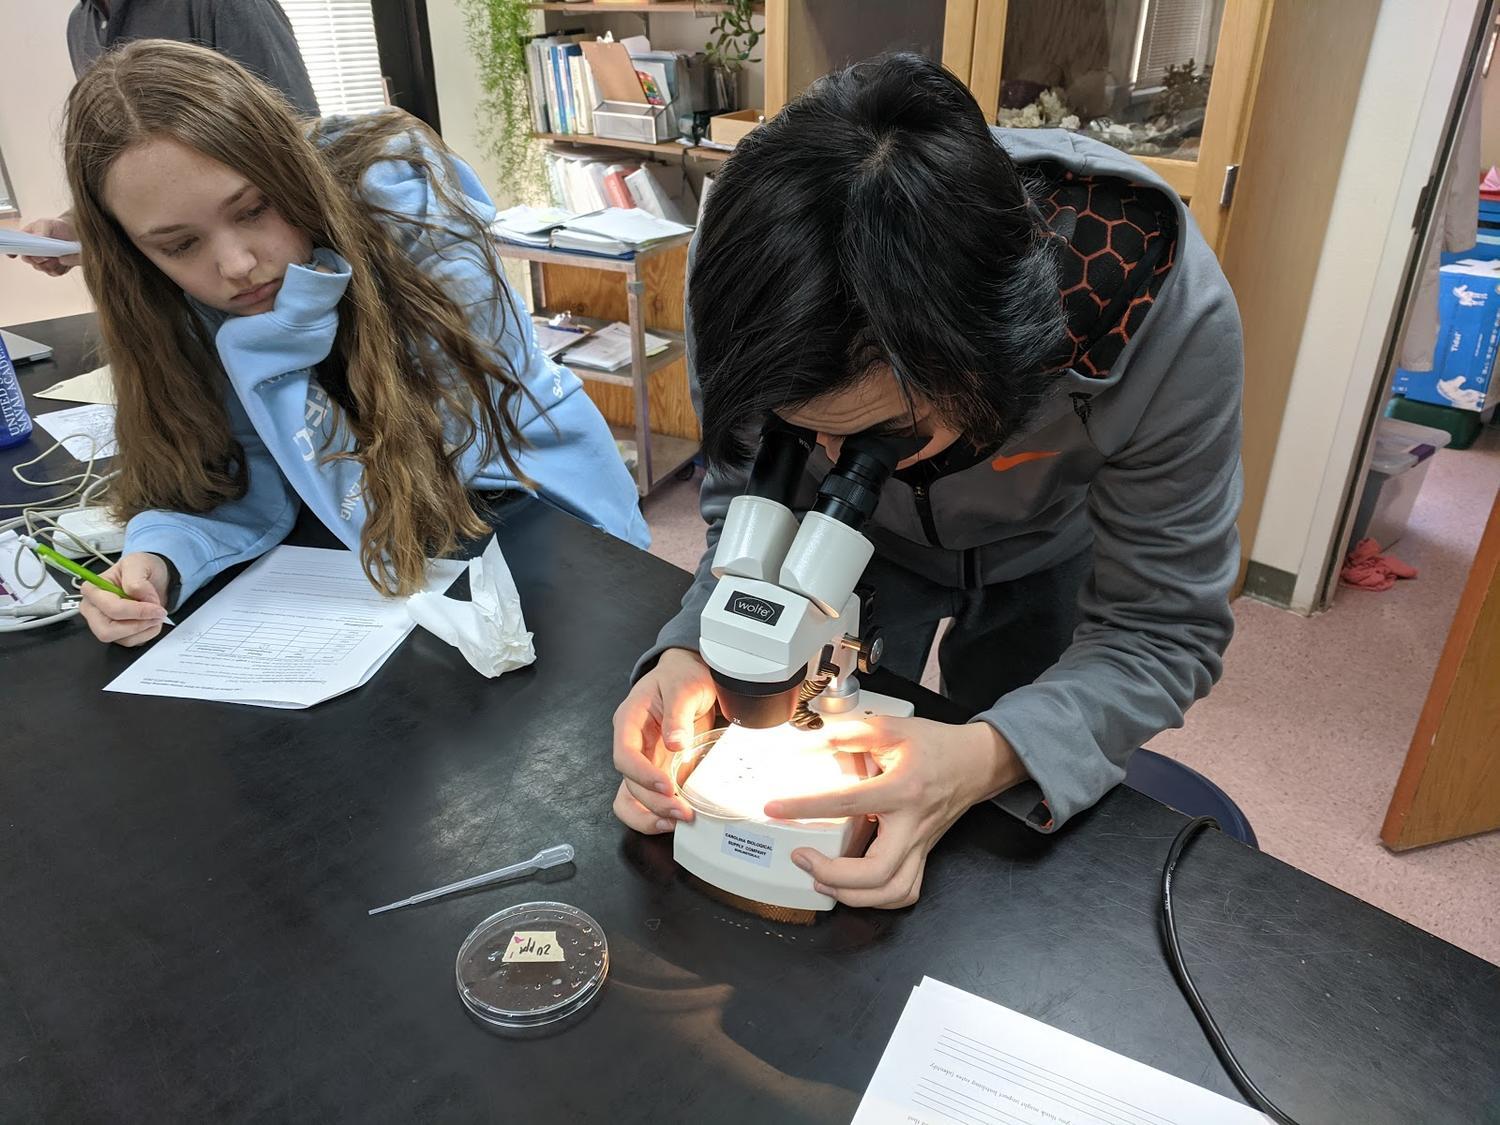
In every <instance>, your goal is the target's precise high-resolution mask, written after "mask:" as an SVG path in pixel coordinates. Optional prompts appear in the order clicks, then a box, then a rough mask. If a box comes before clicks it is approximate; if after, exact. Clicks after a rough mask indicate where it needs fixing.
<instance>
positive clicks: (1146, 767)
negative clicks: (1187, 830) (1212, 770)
mask: <svg viewBox="0 0 1500 1125" xmlns="http://www.w3.org/2000/svg"><path fill="white" fill-rule="evenodd" d="M1125 784H1126V785H1128V786H1130V788H1132V789H1134V790H1135V791H1136V792H1137V793H1144V794H1145V795H1146V796H1148V797H1150V798H1151V799H1152V800H1155V801H1160V802H1161V803H1162V804H1164V805H1168V806H1170V807H1171V808H1174V809H1176V810H1177V811H1178V812H1180V813H1184V814H1186V815H1187V816H1211V817H1213V818H1214V819H1215V820H1217V821H1218V822H1219V827H1220V828H1221V829H1223V831H1224V835H1226V836H1230V837H1233V838H1234V839H1236V840H1238V841H1239V842H1240V843H1242V844H1248V845H1250V847H1252V848H1255V849H1257V850H1259V848H1260V843H1259V842H1258V841H1257V840H1256V838H1255V829H1253V828H1251V827H1250V820H1249V818H1248V817H1246V816H1245V814H1244V813H1243V812H1241V811H1240V807H1239V806H1238V805H1236V804H1235V803H1234V801H1233V800H1231V799H1230V797H1229V794H1228V793H1226V792H1224V790H1222V789H1220V788H1219V787H1218V786H1217V785H1215V784H1214V783H1213V782H1212V781H1210V780H1208V778H1206V777H1204V776H1203V775H1202V774H1201V773H1199V772H1198V771H1197V770H1195V769H1193V768H1192V767H1190V766H1185V765H1183V764H1182V763H1181V762H1177V761H1173V760H1172V759H1171V758H1168V757H1166V756H1165V755H1163V754H1158V753H1156V752H1155V751H1154V750H1146V749H1140V750H1137V751H1136V752H1135V753H1134V754H1132V755H1131V756H1130V761H1129V762H1128V763H1127V764H1126V766H1125Z"/></svg>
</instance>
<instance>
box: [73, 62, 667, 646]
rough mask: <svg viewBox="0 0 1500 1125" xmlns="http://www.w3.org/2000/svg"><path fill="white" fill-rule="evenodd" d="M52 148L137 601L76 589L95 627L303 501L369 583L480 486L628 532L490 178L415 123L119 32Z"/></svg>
mask: <svg viewBox="0 0 1500 1125" xmlns="http://www.w3.org/2000/svg"><path fill="white" fill-rule="evenodd" d="M65 154H66V160H67V170H68V181H69V186H70V187H71V189H72V194H73V202H74V206H73V222H74V225H75V227H76V229H77V232H78V235H79V239H80V241H81V242H82V244H83V261H84V272H85V275H86V277H87V280H88V284H89V288H90V291H91V292H92V294H93V297H94V301H95V304H96V305H97V307H98V311H99V329H100V333H101V335H102V336H103V342H104V347H105V351H106V354H107V356H108V359H109V361H110V366H111V367H112V369H113V372H114V381H115V390H116V396H117V399H118V404H117V417H116V427H117V436H118V439H119V447H120V452H119V456H118V458H117V459H116V467H117V468H118V469H119V474H120V475H119V479H118V480H117V481H116V483H115V484H114V486H113V490H112V495H113V498H114V505H115V507H116V509H117V511H118V514H119V515H120V516H121V517H122V518H124V519H127V520H128V521H129V522H128V524H127V530H126V540H125V554H124V556H123V557H122V558H121V560H120V562H119V563H118V564H117V565H116V566H115V567H114V568H113V569H112V570H111V571H110V572H109V576H110V577H111V578H112V579H113V580H114V581H115V582H116V583H117V584H119V585H121V586H122V587H123V588H124V589H125V590H126V592H127V593H129V594H130V595H131V597H132V599H133V600H125V599H121V598H117V597H114V596H113V595H110V594H107V593H105V592H104V591H102V590H98V589H95V588H93V587H88V588H87V589H86V591H85V600H86V604H85V607H84V611H83V612H84V617H85V619H86V620H87V621H88V623H89V626H90V627H91V628H92V629H93V631H94V633H95V635H96V636H98V637H99V638H100V639H101V640H104V641H115V642H118V643H121V644H127V645H133V644H140V643H143V642H144V641H146V640H149V639H150V638H151V637H153V636H155V635H156V633H157V632H158V631H159V630H160V628H161V625H160V622H161V618H162V617H163V616H165V613H166V609H167V607H168V606H169V604H170V603H171V602H172V601H174V600H176V599H177V598H181V597H186V596H187V595H189V594H191V593H192V592H193V591H194V590H195V589H197V588H198V587H199V586H200V585H201V584H202V583H204V582H206V581H207V580H208V579H209V578H211V577H212V576H213V575H215V574H216V573H218V572H219V571H221V570H223V569H224V568H225V567H228V566H231V565H233V564H235V563H238V562H241V561H244V560H246V559H250V558H254V557H256V556H257V555H259V554H261V553H262V552H264V551H265V550H267V549H268V548H270V547H272V546H274V545H275V544H276V543H278V542H279V541H280V540H281V539H282V538H283V537H284V536H285V535H286V533H287V531H288V530H289V529H290V528H291V526H292V523H293V521H294V519H295V517H296V514H297V510H298V503H299V501H300V502H301V503H303V504H306V505H307V506H308V507H309V508H310V509H312V511H313V512H314V513H316V514H317V515H318V517H319V518H320V519H321V520H322V521H323V522H324V523H325V524H326V525H327V526H328V527H329V528H330V529H331V530H332V531H333V532H334V533H335V534H336V535H338V537H339V538H340V539H341V540H343V542H344V543H345V544H346V545H347V546H348V547H349V548H350V549H351V550H356V551H358V552H359V554H360V558H361V560H362V562H363V564H364V568H365V570H366V572H367V573H368V575H369V576H370V580H371V582H372V583H374V584H375V585H376V586H377V587H379V588H380V589H382V590H384V591H386V592H388V593H391V594H403V593H408V592H410V591H412V590H413V589H415V588H416V587H417V586H418V585H419V584H420V582H421V577H422V571H423V565H424V560H425V559H426V558H427V557H428V556H431V555H441V554H445V553H448V552H451V551H452V550H454V549H455V548H456V547H457V546H458V545H459V543H460V541H461V540H463V539H465V538H470V537H474V536H477V535H481V534H483V533H484V532H485V531H486V530H487V528H488V525H487V523H486V521H485V519H484V517H483V514H482V510H481V509H482V501H481V500H479V499H478V498H477V497H476V496H475V493H487V492H502V491H507V490H517V489H526V490H529V491H532V492H534V493H535V494H536V495H538V496H540V498H541V499H543V500H544V501H546V502H548V503H550V504H553V505H555V506H557V507H559V508H562V509H564V510H565V511H568V512H570V513H571V514H573V515H575V516H578V517H579V518H581V519H584V520H586V521H588V522H589V523H592V524H593V525H594V526H595V527H599V528H602V529H603V530H605V531H608V532H610V533H612V534H614V535H616V536H619V537H620V538H622V539H626V540H628V541H630V542H633V543H635V544H637V545H641V546H644V545H645V544H646V542H647V540H648V534H647V531H646V528H645V524H644V521H643V520H642V518H641V515H640V511H639V508H638V506H637V503H636V494H635V489H634V487H633V485H632V483H631V480H630V478H629V475H628V474H627V472H626V471H625V468H624V465H623V464H622V463H621V461H620V458H619V456H618V455H617V453H616V451H615V447H614V443H613V441H612V439H611V437H610V434H609V430H608V427H607V426H606V425H605V422H604V420H603V418H602V417H601V416H600V415H599V412H598V411H597V410H596V409H595V407H594V406H593V404H592V403H591V402H590V401H589V399H588V397H587V396H586V395H585V394H584V393H583V391H582V388H581V384H580V383H579V381H578V379H577V378H576V377H575V376H574V375H573V374H572V373H571V372H569V371H568V370H567V369H566V368H564V367H560V366H558V365H557V364H555V363H553V362H552V361H550V360H549V359H548V358H547V357H546V356H545V355H544V354H542V352H541V351H540V350H539V349H538V348H537V345H536V341H535V334H534V332H533V331H532V327H531V321H530V318H529V317H528V316H527V315H526V312H525V308H524V306H523V305H522V303H521V301H520V300H519V299H518V298H517V297H516V295H515V294H514V293H513V292H512V291H511V290H510V288H509V286H508V285H507V284H506V282H505V280H504V275H503V273H502V272H501V271H500V269H499V265H498V262H497V259H496V255H495V252H494V248H493V245H492V244H491V242H490V240H489V237H488V231H487V228H488V225H489V223H490V221H491V220H492V219H493V216H494V208H493V205H492V204H491V202H490V200H489V197H488V196H487V194H486V193H485V191H484V188H483V187H482V186H481V185H480V183H479V181H478V179H477V178H476V177H475V175H474V173H473V171H472V170H471V169H470V168H469V167H468V166H467V165H465V164H464V163H463V162H462V161H461V160H459V159H458V158H456V157H455V156H454V155H453V154H452V153H450V152H449V151H448V150H447V149H446V148H445V147H444V146H443V144H442V142H441V141H440V140H439V139H438V138H437V137H436V136H435V135H433V134H432V133H431V132H430V131H428V130H427V129H426V128H425V127H424V126H422V125H421V124H420V123H418V122H416V121H415V120H413V119H411V118H409V117H407V116H405V115H403V114H400V113H398V112H394V111H392V112H386V113H381V114H375V115H371V116H366V117H360V118H325V119H323V120H321V121H314V122H312V123H310V124H309V123H306V122H299V121H298V120H297V119H296V118H295V117H294V116H293V114H292V111H291V109H290V108H289V107H288V105H287V103H286V102H285V101H284V100H283V99H282V97H281V96H280V95H279V94H277V93H276V92H275V91H274V90H272V89H270V88H269V87H267V86H265V85H264V84H263V83H261V82H260V81H258V80H257V79H255V78H254V77H252V76H251V75H250V74H249V73H248V72H247V71H245V70H244V69H243V68H241V67H240V66H239V65H238V64H236V63H234V62H231V61H230V60H229V59H226V58H225V57H223V56H222V55H218V54H215V53H213V52H211V51H208V50H204V49H201V48H198V47H193V46H188V45H185V44H180V43H172V42H167V41H164V40H142V41H138V42H135V43H131V44H129V45H128V46H126V47H125V48H123V49H121V50H119V51H116V52H113V53H111V54H109V55H107V56H106V57H104V58H103V59H101V60H100V61H99V63H98V64H97V65H96V66H95V67H94V68H93V69H92V70H90V71H89V72H88V74H86V75H85V76H84V77H83V79H82V80H81V81H80V82H79V83H78V85H77V87H76V88H75V89H74V91H73V93H72V95H71V96H70V98H69V99H68V109H67V121H66V126H65ZM174 585H176V586H177V587H178V589H177V590H176V591H174V590H173V589H172V587H173V586H174Z"/></svg>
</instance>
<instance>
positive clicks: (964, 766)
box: [766, 716, 1026, 909]
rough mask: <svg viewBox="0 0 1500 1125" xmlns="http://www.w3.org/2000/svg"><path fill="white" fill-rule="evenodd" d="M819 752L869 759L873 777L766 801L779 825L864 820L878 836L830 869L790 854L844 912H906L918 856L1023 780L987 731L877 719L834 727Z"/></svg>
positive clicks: (820, 860)
mask: <svg viewBox="0 0 1500 1125" xmlns="http://www.w3.org/2000/svg"><path fill="white" fill-rule="evenodd" d="M828 745H829V747H830V748H831V749H833V750H838V751H844V752H848V753H859V752H861V751H863V752H866V753H868V754H869V755H870V756H871V757H872V758H874V759H875V762H876V764H878V765H879V766H880V769H881V773H880V775H879V776H878V777H873V778H869V779H867V780H865V781H860V782H856V783H855V784H854V785H850V786H847V787H846V788H843V789H834V790H830V791H828V792H826V793H815V794H813V795H812V796H808V797H795V798H788V799H787V800H784V801H771V802H769V803H768V804H767V805H766V815H767V816H770V817H775V818H778V819H810V818H819V817H840V816H862V815H866V816H871V817H873V818H874V819H875V820H876V821H877V822H878V823H879V825H880V831H879V833H878V834H877V835H876V837H875V842H874V843H873V844H871V845H870V848H869V850H868V851H867V852H866V853H865V854H864V855H863V856H860V857H850V858H842V859H830V858H829V857H828V856H825V855H823V854H822V853H821V852H819V851H817V850H816V849H815V848H798V849H797V850H796V851H794V852H793V853H792V862H793V863H795V864H796V865H797V866H798V867H800V868H802V869H803V870H804V871H806V872H808V873H809V874H811V875H812V877H813V881H814V885H815V886H816V887H817V888H818V890H819V891H820V892H822V893H823V894H826V895H832V896H833V897H834V898H836V899H838V901H840V902H842V903H844V904H845V905H846V906H873V907H884V908H891V909H894V908H897V907H902V906H910V905H911V904H912V903H914V902H916V901H917V896H918V895H920V894H921V892H922V873H923V871H924V870H925V869H926V866H927V853H928V852H930V851H931V850H932V847H933V845H934V844H936V843H937V842H938V841H939V840H940V839H942V836H943V833H945V832H947V831H948V829H949V828H951V827H952V826H953V822H954V821H956V820H957V819H958V818H959V817H961V816H962V815H963V814H964V813H965V812H967V811H968V810H969V809H970V808H972V807H973V806H974V805H977V804H979V802H981V801H986V800H989V799H990V798H991V797H994V796H996V795H997V794H999V793H1001V792H1003V791H1005V790H1006V789H1009V788H1010V787H1011V786H1012V785H1016V784H1017V783H1019V782H1021V781H1023V780H1025V778H1026V770H1025V767H1024V766H1022V764H1021V760H1020V758H1018V757H1017V756H1016V752H1015V751H1014V750H1013V749H1011V746H1010V743H1008V742H1006V741H1005V739H1004V738H1003V737H1001V735H1000V733H999V732H998V731H997V730H995V728H994V727H992V726H990V725H989V724H988V723H984V722H975V723H963V724H953V723H934V722H931V721H929V720H927V719H897V718H885V717H879V716H877V717H876V718H873V719H868V720H864V721H857V722H848V723H838V724H836V725H835V726H834V727H832V728H830V729H829V737H828Z"/></svg>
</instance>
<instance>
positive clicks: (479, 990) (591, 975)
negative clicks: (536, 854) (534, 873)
mask: <svg viewBox="0 0 1500 1125" xmlns="http://www.w3.org/2000/svg"><path fill="white" fill-rule="evenodd" d="M454 973H455V976H456V978H457V982H458V996H459V999H460V1000H462V1001H463V1004H464V1007H465V1008H467V1009H468V1010H469V1014H470V1015H472V1016H473V1017H474V1018H475V1019H476V1020H478V1021H479V1022H480V1023H481V1024H483V1025H484V1026H485V1027H487V1028H488V1029H490V1030H491V1031H494V1032H496V1033H498V1034H500V1035H508V1036H513V1037H516V1038H532V1037H539V1036H542V1035H550V1034H553V1033H555V1032H558V1031H561V1030H563V1029H564V1028H567V1027H571V1026H572V1025H573V1024H575V1023H577V1022H578V1021H579V1020H581V1019H582V1018H583V1017H584V1016H585V1015H586V1014H587V1013H588V1012H589V1010H590V1007H591V1005H592V1004H593V1002H594V1000H595V999H596V998H597V997H598V995H599V992H600V990H601V989H603V987H604V982H605V979H606V978H607V977H608V976H609V943H608V941H607V940H606V939H605V937H604V931H603V930H602V929H601V928H600V926H599V923H598V922H596V921H594V919H593V918H591V917H589V915H587V914H585V913H584V912H583V911H582V910H579V909H578V908H577V907H576V906H569V905H568V904H567V903H565V902H526V903H522V904H520V905H519V906H512V907H509V908H507V909H505V910H502V911H500V913H498V914H494V915H491V916H490V917H488V918H486V919H485V920H484V921H483V922H481V923H479V925H478V926H476V927H475V928H474V930H473V932H472V933H470V934H469V936H468V937H467V938H466V939H465V940H464V943H463V945H462V946H461V947H460V948H459V951H458V959H457V961H456V962H455V964H454Z"/></svg>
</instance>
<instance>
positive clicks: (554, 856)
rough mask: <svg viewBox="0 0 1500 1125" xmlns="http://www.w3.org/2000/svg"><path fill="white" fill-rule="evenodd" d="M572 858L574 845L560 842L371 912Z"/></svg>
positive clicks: (428, 899) (488, 883)
mask: <svg viewBox="0 0 1500 1125" xmlns="http://www.w3.org/2000/svg"><path fill="white" fill-rule="evenodd" d="M572 862H573V845H572V844H558V845H556V846H555V847H551V848H543V849H542V850H541V851H539V852H537V853H536V855H534V856H532V857H531V858H530V859H528V860H526V861H525V862H524V863H513V864H511V865H510V866H509V867H498V868H496V869H495V870H494V871H486V872H485V873H484V874H483V875H475V876H473V877H471V878H468V879H461V880H459V881H458V882H457V883H449V884H448V885H447V886H446V887H436V888H434V889H433V890H430V891H423V892H422V893H421V894H419V895H412V896H411V898H403V899H402V900H401V901H400V902H391V903H387V904H386V905H385V906H377V907H376V908H375V909H374V910H372V911H370V913H371V914H384V913H385V912H386V911H387V910H399V909H400V908H401V907H403V906H415V905H416V904H417V903H419V902H431V901H432V900H433V899H435V898H442V897H443V896H444V895H451V894H456V893H458V892H459V891H470V890H473V889H474V888H475V887H488V886H491V885H493V884H495V883H504V882H507V881H508V880H511V879H519V878H521V877H522V876H525V875H531V874H533V873H535V872H537V871H543V870H545V869H546V868H548V867H557V866H559V865H561V864H564V863H572Z"/></svg>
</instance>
